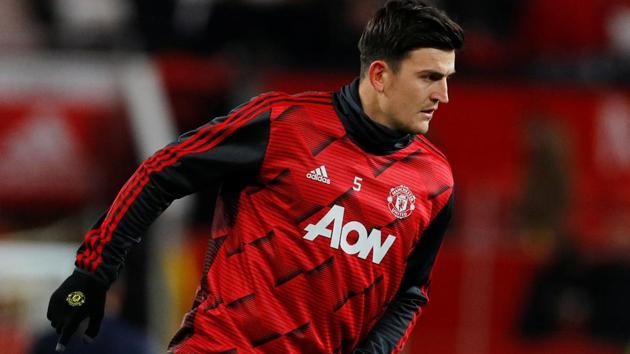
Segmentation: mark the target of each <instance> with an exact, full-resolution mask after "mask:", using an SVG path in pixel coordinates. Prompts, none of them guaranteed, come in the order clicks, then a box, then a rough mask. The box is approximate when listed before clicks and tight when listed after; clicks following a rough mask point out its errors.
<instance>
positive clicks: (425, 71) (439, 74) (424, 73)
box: [418, 69, 455, 78]
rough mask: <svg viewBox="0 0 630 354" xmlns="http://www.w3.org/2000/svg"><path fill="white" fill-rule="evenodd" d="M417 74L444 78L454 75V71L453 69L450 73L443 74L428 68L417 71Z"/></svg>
mask: <svg viewBox="0 0 630 354" xmlns="http://www.w3.org/2000/svg"><path fill="white" fill-rule="evenodd" d="M418 75H438V76H439V77H440V78H443V77H444V76H446V78H450V77H451V76H453V75H455V71H453V72H452V73H449V74H444V73H442V72H439V71H435V70H430V69H429V70H421V71H419V72H418Z"/></svg>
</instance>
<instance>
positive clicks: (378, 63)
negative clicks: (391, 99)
mask: <svg viewBox="0 0 630 354" xmlns="http://www.w3.org/2000/svg"><path fill="white" fill-rule="evenodd" d="M388 68H389V67H388V66H387V63H386V62H385V61H384V60H375V61H373V62H372V64H370V68H369V69H368V78H369V79H370V83H371V84H372V87H374V90H376V92H383V91H384V90H385V80H386V79H387V75H388Z"/></svg>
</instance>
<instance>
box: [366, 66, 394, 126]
mask: <svg viewBox="0 0 630 354" xmlns="http://www.w3.org/2000/svg"><path fill="white" fill-rule="evenodd" d="M359 98H360V99H361V105H362V106H363V111H364V112H365V114H366V115H367V116H368V117H369V118H370V119H371V120H373V121H375V122H377V123H379V124H382V125H384V126H386V127H388V128H389V129H395V128H394V127H393V126H392V125H391V124H390V123H389V120H388V119H386V116H385V114H383V110H382V109H381V106H380V104H379V99H378V92H376V90H375V89H374V87H373V86H372V84H371V83H370V80H368V79H367V78H365V79H361V81H360V82H359Z"/></svg>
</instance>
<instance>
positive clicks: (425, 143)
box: [415, 135, 450, 169]
mask: <svg viewBox="0 0 630 354" xmlns="http://www.w3.org/2000/svg"><path fill="white" fill-rule="evenodd" d="M415 140H416V143H417V144H418V145H420V146H421V147H423V148H424V150H425V151H426V152H427V153H429V154H431V155H433V156H434V157H435V158H436V159H437V160H439V161H441V162H442V163H444V164H446V165H447V166H448V167H449V169H450V164H449V162H448V158H447V157H446V155H445V154H444V153H443V152H442V150H440V149H439V148H438V147H437V146H435V144H433V143H432V142H431V141H429V139H427V137H425V136H424V135H416V137H415Z"/></svg>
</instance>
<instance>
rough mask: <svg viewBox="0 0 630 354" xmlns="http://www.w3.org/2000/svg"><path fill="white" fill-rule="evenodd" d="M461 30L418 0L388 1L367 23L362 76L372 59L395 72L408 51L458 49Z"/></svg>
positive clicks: (361, 42) (461, 41)
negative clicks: (383, 62)
mask: <svg viewBox="0 0 630 354" xmlns="http://www.w3.org/2000/svg"><path fill="white" fill-rule="evenodd" d="M463 44H464V31H463V30H462V28H461V27H460V26H459V25H458V24H457V23H455V21H453V20H451V19H450V18H449V17H448V16H447V15H446V14H445V13H444V12H442V11H440V10H438V9H436V8H435V7H432V6H429V5H427V4H425V3H424V2H421V1H417V0H391V1H389V2H387V4H385V6H383V7H382V8H381V9H380V10H378V11H377V12H376V14H375V15H374V17H372V19H371V20H370V22H368V24H367V26H366V27H365V30H364V31H363V34H362V35H361V39H359V45H358V47H359V52H360V53H361V77H363V76H364V75H365V73H366V72H367V69H368V68H369V66H370V64H371V63H372V62H373V61H374V60H379V59H382V60H385V61H386V62H387V63H388V64H389V65H390V66H391V67H392V69H393V70H394V71H396V70H398V68H399V67H400V62H401V60H403V59H404V58H405V56H406V55H407V53H408V52H409V51H412V50H414V49H418V48H437V49H444V50H456V49H461V47H462V46H463Z"/></svg>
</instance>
